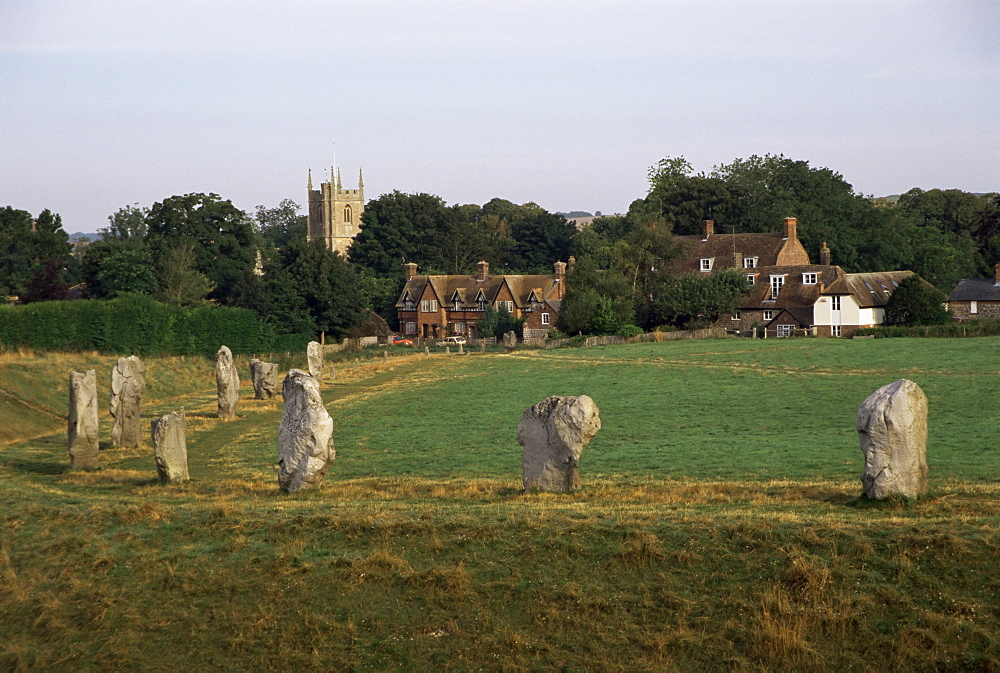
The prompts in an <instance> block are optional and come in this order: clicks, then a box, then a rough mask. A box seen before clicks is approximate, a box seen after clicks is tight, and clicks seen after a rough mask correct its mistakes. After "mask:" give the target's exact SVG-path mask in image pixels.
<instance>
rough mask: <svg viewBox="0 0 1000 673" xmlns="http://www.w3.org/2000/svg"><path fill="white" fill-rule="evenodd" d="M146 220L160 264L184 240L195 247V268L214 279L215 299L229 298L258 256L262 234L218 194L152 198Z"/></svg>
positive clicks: (212, 295) (213, 295)
mask: <svg viewBox="0 0 1000 673" xmlns="http://www.w3.org/2000/svg"><path fill="white" fill-rule="evenodd" d="M147 225H148V234H147V241H148V243H149V246H150V249H151V250H152V252H153V258H154V259H155V260H156V261H157V263H159V260H161V259H163V258H164V257H166V256H168V255H169V254H170V251H172V250H173V249H175V248H176V247H177V246H179V245H181V244H182V243H190V244H191V245H192V246H193V249H194V254H195V268H196V269H197V270H198V271H200V272H202V273H203V274H205V275H206V276H208V277H209V279H211V281H212V282H213V283H214V284H215V289H214V290H213V291H212V293H211V298H212V299H216V300H219V301H220V302H226V301H227V300H228V298H229V295H230V293H231V291H232V289H233V287H234V286H235V285H236V283H237V281H239V279H240V278H241V277H242V276H243V274H244V273H245V272H246V271H247V270H248V269H252V268H253V266H254V264H255V262H256V259H257V250H258V248H259V245H258V239H257V236H256V232H255V231H254V228H253V224H252V222H251V220H250V218H248V217H247V216H246V215H245V214H244V213H243V211H241V210H239V209H238V208H236V206H234V205H233V204H232V203H231V202H230V201H228V200H223V199H222V198H220V197H219V196H218V195H217V194H187V195H184V196H171V197H170V198H167V199H164V200H163V201H162V202H159V203H154V204H153V207H152V208H150V211H149V216H148V217H147Z"/></svg>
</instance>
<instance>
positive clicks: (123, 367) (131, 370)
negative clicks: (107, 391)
mask: <svg viewBox="0 0 1000 673" xmlns="http://www.w3.org/2000/svg"><path fill="white" fill-rule="evenodd" d="M145 373H146V365H144V364H143V363H142V360H140V359H139V358H137V357H136V356H134V355H130V356H128V357H127V358H118V364H116V365H115V368H114V369H113V370H111V404H110V410H111V415H112V416H113V417H114V419H115V423H114V425H113V426H112V427H111V446H113V447H115V448H116V449H118V448H125V449H134V448H135V447H137V446H139V445H140V444H142V423H141V422H140V419H139V411H140V408H141V407H142V395H143V393H145V392H146V379H145V378H144V377H143V374H145Z"/></svg>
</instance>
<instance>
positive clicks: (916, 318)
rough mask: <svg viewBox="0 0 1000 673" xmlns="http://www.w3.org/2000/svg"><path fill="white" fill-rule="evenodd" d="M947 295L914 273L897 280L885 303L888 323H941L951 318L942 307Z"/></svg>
mask: <svg viewBox="0 0 1000 673" xmlns="http://www.w3.org/2000/svg"><path fill="white" fill-rule="evenodd" d="M945 301H947V297H945V296H944V294H943V293H942V292H940V291H938V290H937V289H936V288H934V287H933V286H931V285H930V284H929V283H927V281H925V280H923V279H922V278H920V276H918V275H916V274H914V275H912V276H909V277H907V278H904V279H903V280H901V281H900V282H899V287H897V288H896V290H895V291H894V292H893V293H892V295H891V296H890V297H889V301H888V302H887V303H886V305H885V321H886V324H889V325H941V324H944V323H947V322H950V321H951V320H952V316H951V313H949V312H948V311H947V310H946V309H945V308H944V302H945Z"/></svg>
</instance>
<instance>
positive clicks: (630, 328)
mask: <svg viewBox="0 0 1000 673" xmlns="http://www.w3.org/2000/svg"><path fill="white" fill-rule="evenodd" d="M643 333H644V332H643V331H642V329H641V328H640V327H637V326H635V325H622V326H621V328H620V329H619V330H618V335H619V336H623V337H625V338H626V339H628V338H631V337H637V336H639V335H640V334H643Z"/></svg>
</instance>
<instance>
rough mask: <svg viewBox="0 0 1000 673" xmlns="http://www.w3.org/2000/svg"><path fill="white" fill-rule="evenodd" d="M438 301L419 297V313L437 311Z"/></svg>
mask: <svg viewBox="0 0 1000 673" xmlns="http://www.w3.org/2000/svg"><path fill="white" fill-rule="evenodd" d="M437 310H438V302H437V299H421V300H420V312H421V313H437Z"/></svg>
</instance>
